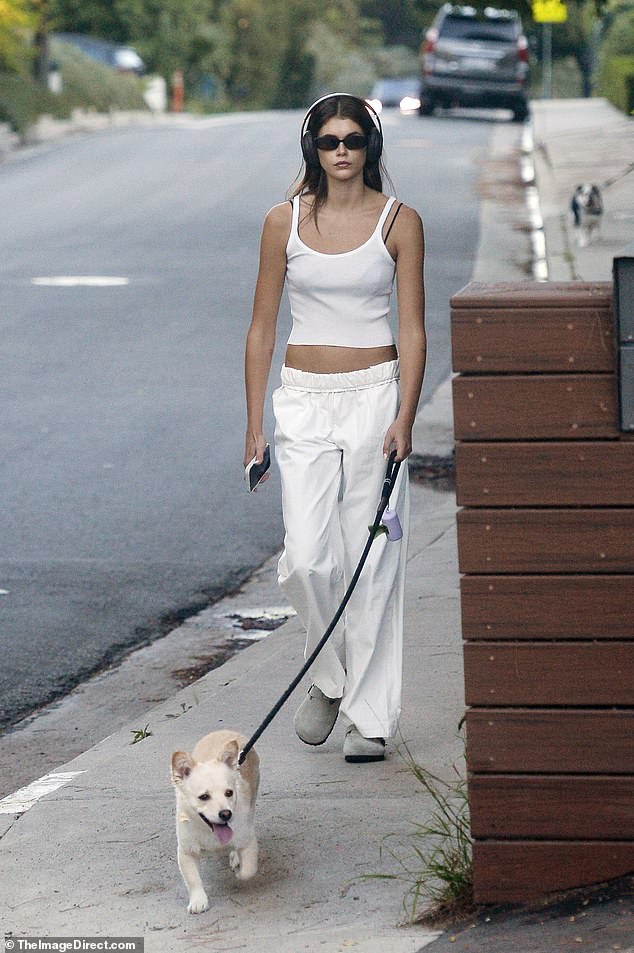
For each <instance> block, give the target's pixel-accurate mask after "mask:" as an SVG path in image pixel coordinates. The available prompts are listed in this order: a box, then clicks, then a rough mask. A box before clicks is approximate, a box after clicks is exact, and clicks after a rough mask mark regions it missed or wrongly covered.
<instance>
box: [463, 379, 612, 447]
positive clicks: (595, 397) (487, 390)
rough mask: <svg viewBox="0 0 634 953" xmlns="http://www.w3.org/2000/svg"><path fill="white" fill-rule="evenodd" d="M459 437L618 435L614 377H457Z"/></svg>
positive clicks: (484, 438)
mask: <svg viewBox="0 0 634 953" xmlns="http://www.w3.org/2000/svg"><path fill="white" fill-rule="evenodd" d="M453 407H454V430H455V435H456V439H457V440H543V439H551V438H557V439H572V440H578V439H580V438H596V437H603V438H612V439H617V438H618V437H619V433H620V432H619V429H618V426H617V420H618V398H617V379H616V375H611V374H569V375H566V374H552V375H547V374H529V375H522V376H518V375H508V376H507V375H498V376H497V377H495V376H483V377H473V376H467V377H464V376H458V377H455V378H454V380H453Z"/></svg>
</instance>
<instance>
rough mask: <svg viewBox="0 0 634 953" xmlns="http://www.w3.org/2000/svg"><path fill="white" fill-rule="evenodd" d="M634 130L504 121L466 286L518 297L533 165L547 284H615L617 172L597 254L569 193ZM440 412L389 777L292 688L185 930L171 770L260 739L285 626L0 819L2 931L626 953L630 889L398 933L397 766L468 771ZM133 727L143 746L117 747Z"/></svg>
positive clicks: (298, 637)
mask: <svg viewBox="0 0 634 953" xmlns="http://www.w3.org/2000/svg"><path fill="white" fill-rule="evenodd" d="M633 128H634V126H633V124H632V122H631V120H626V119H625V118H624V117H622V116H620V115H619V114H618V113H616V112H615V111H614V110H612V108H611V107H609V106H608V105H607V104H606V103H605V102H604V101H601V100H598V101H591V102H588V101H585V100H584V101H552V102H538V103H535V104H534V106H533V127H532V138H533V141H534V144H535V147H534V151H533V152H532V153H531V154H525V155H524V156H523V155H522V146H523V147H524V149H525V150H526V149H530V138H531V137H530V135H528V136H527V135H526V133H523V131H522V129H521V128H520V127H517V126H513V125H511V124H506V123H504V124H497V125H496V126H495V128H494V130H493V134H492V139H491V154H490V156H489V160H488V162H486V163H485V164H484V167H483V174H482V181H481V189H482V203H481V238H480V248H479V254H478V261H477V265H476V268H475V270H474V277H476V278H477V279H478V280H496V281H497V280H502V281H520V280H523V279H524V278H526V277H527V276H528V275H530V272H531V268H532V267H533V259H534V249H535V247H538V246H539V240H538V239H539V235H537V236H535V235H533V236H532V238H533V241H532V244H531V242H530V240H529V239H530V237H531V236H530V233H529V225H528V221H529V214H528V213H527V211H526V206H525V203H524V200H523V194H522V190H523V189H526V186H527V184H528V185H529V184H530V181H529V180H530V174H531V173H530V172H527V171H526V169H527V168H528V169H529V170H530V169H531V168H532V164H533V162H534V168H535V173H536V185H537V192H538V197H539V203H538V205H539V208H538V209H537V212H535V209H533V214H532V216H531V222H532V226H531V227H532V229H533V232H538V233H539V232H541V234H542V237H543V236H545V238H546V251H545V256H544V265H545V266H547V267H548V277H549V278H551V279H556V278H570V277H577V276H578V277H582V278H586V279H589V278H591V279H593V280H610V277H611V257H612V256H613V254H614V253H615V252H616V251H619V250H620V249H621V248H622V247H623V245H625V244H627V242H628V241H631V240H632V237H633V236H632V232H633V231H634V190H633V189H632V188H631V181H630V180H628V178H627V176H624V177H623V179H619V180H618V182H620V184H617V183H616V182H615V184H614V185H612V186H607V187H606V188H605V189H604V204H605V214H604V216H603V223H602V226H601V232H600V235H599V236H596V235H595V236H593V237H592V240H591V241H587V242H586V241H585V237H580V236H578V235H576V233H575V232H574V229H573V228H572V225H571V224H570V223H569V221H568V204H569V199H570V196H571V194H572V192H573V191H574V188H575V186H576V185H577V184H578V183H579V182H581V181H590V182H597V183H598V184H599V185H601V184H602V183H603V182H604V180H605V179H607V178H608V177H611V178H614V176H615V175H617V174H618V173H619V172H622V171H623V169H624V168H625V167H626V166H627V164H628V163H629V162H630V161H631V157H632V154H633V152H634V150H633V149H632V130H633ZM580 142H583V150H580V145H579V144H580ZM606 152H607V153H609V157H610V162H611V163H612V165H611V166H610V168H609V169H608V168H607V166H606ZM496 169H497V170H498V175H497V178H496V175H495V170H496ZM520 169H523V174H520ZM496 182H503V184H504V188H503V189H502V188H498V187H496V185H495V183H496ZM560 236H561V241H559V240H558V239H559V238H560ZM531 248H532V249H533V251H531ZM562 249H563V251H562ZM564 265H565V266H566V267H568V268H569V273H568V274H564V273H563V272H562V269H564ZM571 272H572V273H571ZM456 290H458V289H456ZM450 395H451V391H450V381H446V382H445V383H444V384H442V385H441V386H440V388H439V389H438V391H437V392H436V394H435V395H434V397H433V399H432V400H431V401H430V402H429V403H428V404H426V405H425V406H424V407H423V408H422V410H421V412H420V414H419V417H418V420H417V424H416V428H415V435H414V437H415V445H414V453H415V455H416V457H415V458H414V464H415V465H414V466H413V468H412V469H413V473H414V480H413V485H412V533H411V543H410V550H409V560H408V583H407V591H406V646H405V676H404V699H403V703H404V704H403V709H404V711H403V717H402V723H401V729H400V737H398V738H396V739H394V740H392V741H391V742H390V743H389V745H388V754H387V758H386V760H385V762H383V763H381V764H378V765H349V764H346V763H345V762H344V761H343V758H342V754H341V744H342V740H343V728H342V727H341V726H338V727H337V728H336V729H335V731H334V733H333V735H331V737H330V739H329V740H328V742H327V743H326V744H325V745H324V746H323V747H321V748H318V749H308V748H306V747H304V746H303V745H302V744H301V743H300V742H299V741H298V740H297V739H296V737H295V735H294V733H293V729H292V723H291V722H292V716H293V712H294V709H295V707H296V705H297V703H298V701H299V699H300V697H301V690H300V692H298V695H297V698H294V699H291V702H290V703H289V704H288V705H287V706H286V707H285V708H284V709H283V710H282V711H281V713H280V714H279V716H278V717H277V718H276V720H275V721H274V722H273V723H272V725H271V726H270V728H269V729H268V730H267V731H266V732H265V733H264V735H263V736H262V738H261V739H260V741H259V743H258V752H259V755H260V758H261V762H262V789H261V795H260V798H259V802H258V822H257V827H258V834H259V839H260V843H261V852H262V859H261V868H260V872H259V873H258V875H257V877H256V878H255V879H254V880H253V881H252V882H250V883H249V884H247V885H239V884H238V883H237V882H236V881H235V879H234V878H233V875H232V874H231V873H230V871H229V870H228V868H227V867H226V864H225V861H224V860H223V861H220V860H219V859H216V858H212V860H211V861H210V862H209V864H208V866H207V868H206V871H205V880H206V882H207V885H208V892H209V894H210V897H211V906H210V909H209V911H208V912H207V913H205V914H201V915H199V916H191V915H188V914H187V913H186V903H187V899H186V891H185V887H184V885H183V883H182V880H181V877H180V873H179V871H178V867H177V865H176V859H175V852H176V851H175V847H176V844H175V834H174V807H173V794H172V791H171V786H170V782H169V776H168V765H169V760H170V755H171V752H172V751H173V750H175V749H181V748H185V749H189V750H191V748H192V747H193V745H194V743H195V742H196V740H197V739H198V738H199V737H201V736H202V735H203V734H205V733H207V732H208V731H211V730H214V729H216V728H222V727H233V728H237V729H239V730H241V731H242V732H244V733H245V734H250V733H251V731H252V730H254V729H255V727H256V726H257V725H258V724H259V722H260V720H261V719H262V717H263V716H264V715H265V713H266V712H267V711H268V709H269V708H270V706H271V705H272V704H273V702H274V701H275V700H276V699H277V697H278V695H279V694H280V693H281V692H282V690H283V689H284V688H285V686H286V685H287V684H288V682H289V681H290V680H291V678H292V677H293V676H294V674H295V672H296V671H297V669H298V668H299V666H300V665H301V661H302V645H303V639H302V634H301V631H300V626H299V624H298V622H297V620H296V619H294V618H291V619H290V620H289V621H287V622H286V623H285V624H284V625H283V626H282V627H281V628H278V629H277V630H276V631H274V632H272V633H271V634H270V635H268V637H267V638H265V639H262V640H260V641H258V642H256V643H254V644H253V645H252V646H250V647H249V648H248V649H246V650H244V651H241V652H238V653H237V654H235V655H234V656H233V657H232V658H231V659H230V660H229V661H228V662H226V663H225V664H223V665H221V666H220V667H218V668H216V669H214V670H213V671H211V672H210V673H209V674H207V675H205V676H204V677H202V678H201V679H199V680H197V681H195V682H193V683H192V684H191V685H189V686H188V687H186V688H184V689H182V690H181V691H178V692H176V693H175V694H174V695H173V696H172V697H170V698H169V699H168V700H167V701H165V702H163V703H161V704H160V705H158V706H155V707H152V706H151V705H149V704H148V708H147V710H146V711H145V712H144V713H143V714H142V715H141V714H138V715H137V716H135V719H134V721H131V722H130V723H129V724H128V725H126V726H125V727H124V728H122V729H121V730H120V731H117V732H116V733H114V734H112V735H110V736H109V737H106V738H104V739H103V740H102V741H101V742H100V743H99V744H97V745H95V746H94V747H91V748H90V749H89V750H87V751H85V752H84V753H82V754H81V755H80V756H79V757H76V758H74V759H73V760H72V761H69V762H68V763H66V764H64V765H61V766H59V767H58V768H57V769H56V770H55V771H53V772H51V773H50V775H49V776H48V777H47V778H46V779H43V780H42V779H41V780H40V782H39V785H37V784H36V785H32V786H29V787H27V788H26V789H24V790H22V791H18V792H16V794H15V795H9V796H8V797H7V798H5V799H4V800H2V801H0V812H1V813H0V858H1V863H2V871H3V873H2V900H1V901H0V910H1V911H2V922H3V925H4V929H5V933H7V934H12V935H13V936H14V937H16V938H17V937H24V936H39V937H56V936H57V937H59V936H65V937H81V936H83V937H101V938H103V937H107V936H111V937H113V936H116V937H124V936H128V937H143V938H144V939H145V948H146V950H148V951H151V953H163V951H167V950H170V951H172V950H175V951H178V953H183V951H187V950H194V949H200V948H201V947H202V946H204V947H205V948H207V949H210V950H218V951H220V950H232V951H233V950H236V951H237V950H246V951H247V953H256V951H257V953H269V951H276V953H300V951H307V953H317V951H319V953H343V951H346V950H348V949H357V950H359V951H360V953H375V951H377V953H378V951H381V953H383V951H384V950H386V949H388V950H390V951H391V953H418V951H420V950H422V949H423V948H425V947H427V946H431V949H433V950H434V951H435V953H444V951H445V950H450V949H451V950H462V951H465V953H466V951H478V953H480V951H482V953H484V951H486V953H511V951H518V953H519V951H522V953H554V951H556V950H560V949H568V948H570V947H571V946H572V947H574V948H577V949H586V950H592V951H593V953H604V951H608V950H617V949H618V950H621V951H628V950H629V951H630V953H631V951H632V950H633V949H634V947H633V946H632V943H633V936H634V908H633V904H632V891H631V889H630V887H631V881H629V880H628V881H627V882H622V883H621V884H619V885H612V886H611V887H610V888H598V889H596V890H587V891H582V892H573V893H572V894H570V895H569V896H568V897H566V898H563V899H562V898H556V899H555V900H553V901H552V902H548V903H545V904H542V905H540V906H538V907H534V908H530V909H529V908H522V909H520V908H511V909H508V908H507V909H491V910H483V911H478V912H475V913H474V914H473V915H472V916H471V918H470V919H468V920H463V921H461V922H457V923H455V924H449V925H445V926H444V927H442V928H439V929H431V928H428V927H423V926H421V925H420V924H419V925H416V924H413V925H412V924H410V923H409V921H408V910H407V896H408V895H407V890H408V887H409V886H410V883H411V875H410V874H408V871H409V870H414V871H415V870H416V858H415V856H414V853H413V851H414V847H415V846H416V841H415V839H414V838H413V833H414V832H415V831H416V825H417V824H422V823H424V822H425V821H426V820H428V819H429V817H430V815H431V811H432V808H433V805H432V803H431V802H430V798H429V796H428V795H426V794H425V792H424V790H423V789H422V786H421V784H420V782H419V781H418V780H417V778H416V776H415V775H414V773H413V771H412V770H411V767H410V765H409V764H408V758H407V752H409V754H410V755H411V757H412V758H413V760H414V761H415V762H416V763H417V764H419V765H421V766H422V767H424V768H425V769H427V770H428V771H431V772H432V773H434V774H436V775H439V776H441V777H444V778H451V777H452V774H453V770H454V768H453V766H454V765H455V766H456V767H457V769H458V770H459V771H460V770H462V771H463V770H464V765H463V744H462V739H461V736H460V732H459V723H460V720H461V718H462V715H463V713H464V703H463V685H462V648H461V637H460V613H459V575H458V566H457V551H456V534H455V513H456V504H455V496H454V494H453V492H452V490H451V487H450V484H449V482H448V481H447V480H436V479H434V473H435V469H436V471H437V470H439V469H442V466H437V467H436V468H435V469H434V466H433V465H430V461H431V464H433V463H434V461H435V463H436V464H438V465H442V464H446V462H447V460H448V458H450V455H451V450H452V446H453V438H452V417H451V396H450ZM416 458H417V459H416ZM417 463H418V464H420V465H419V466H417V465H416V464H417ZM423 463H424V464H425V466H422V464H423ZM424 474H427V476H426V478H424V479H420V480H419V479H418V476H417V475H424ZM274 576H275V573H274V562H273V561H270V562H269V563H268V564H266V565H265V566H264V567H263V568H262V570H261V571H260V573H258V574H256V578H255V579H254V581H253V583H252V588H250V587H249V585H247V587H245V589H244V590H243V591H242V592H241V593H239V594H238V595H236V596H234V597H232V601H231V600H229V610H228V611H230V606H231V605H234V607H236V608H239V606H240V605H243V606H244V605H249V604H253V603H254V601H255V602H256V604H257V605H258V606H263V607H267V606H268V607H278V606H279V605H280V596H279V593H278V591H277V588H276V586H275V579H274ZM177 634H178V633H174V634H173V635H174V636H176V637H177ZM140 729H145V730H144V731H143V732H141V733H142V734H143V735H145V737H142V738H140V740H138V741H136V743H132V742H133V741H134V739H135V737H138V736H139V732H140ZM41 743H42V744H45V743H46V740H45V738H42V739H41ZM376 875H388V878H387V879H386V878H384V877H382V876H376ZM422 909H423V908H422V906H421V907H419V912H420V911H422ZM14 948H16V949H17V948H18V947H17V946H15V947H14Z"/></svg>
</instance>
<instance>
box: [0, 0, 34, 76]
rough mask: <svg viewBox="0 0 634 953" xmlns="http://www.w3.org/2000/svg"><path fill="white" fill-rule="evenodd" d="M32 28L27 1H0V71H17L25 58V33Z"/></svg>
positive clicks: (30, 12) (31, 16)
mask: <svg viewBox="0 0 634 953" xmlns="http://www.w3.org/2000/svg"><path fill="white" fill-rule="evenodd" d="M32 26H33V15H32V10H31V8H30V5H29V2H28V0H0V71H5V70H6V71H9V70H11V71H17V70H19V69H21V68H22V67H23V65H24V63H25V61H26V58H27V47H26V31H27V30H28V29H30V28H31V27H32Z"/></svg>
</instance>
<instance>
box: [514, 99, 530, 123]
mask: <svg viewBox="0 0 634 953" xmlns="http://www.w3.org/2000/svg"><path fill="white" fill-rule="evenodd" d="M512 109H513V122H525V121H526V120H527V119H528V116H529V111H528V105H527V104H526V103H517V104H516V105H515V106H513V107H512Z"/></svg>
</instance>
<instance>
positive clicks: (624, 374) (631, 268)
mask: <svg viewBox="0 0 634 953" xmlns="http://www.w3.org/2000/svg"><path fill="white" fill-rule="evenodd" d="M613 275H614V311H615V316H616V326H617V334H618V340H619V425H620V428H621V430H623V431H634V242H632V243H631V244H629V245H627V247H626V248H624V249H623V251H622V253H621V254H620V255H617V257H616V258H615V259H614V265H613Z"/></svg>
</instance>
